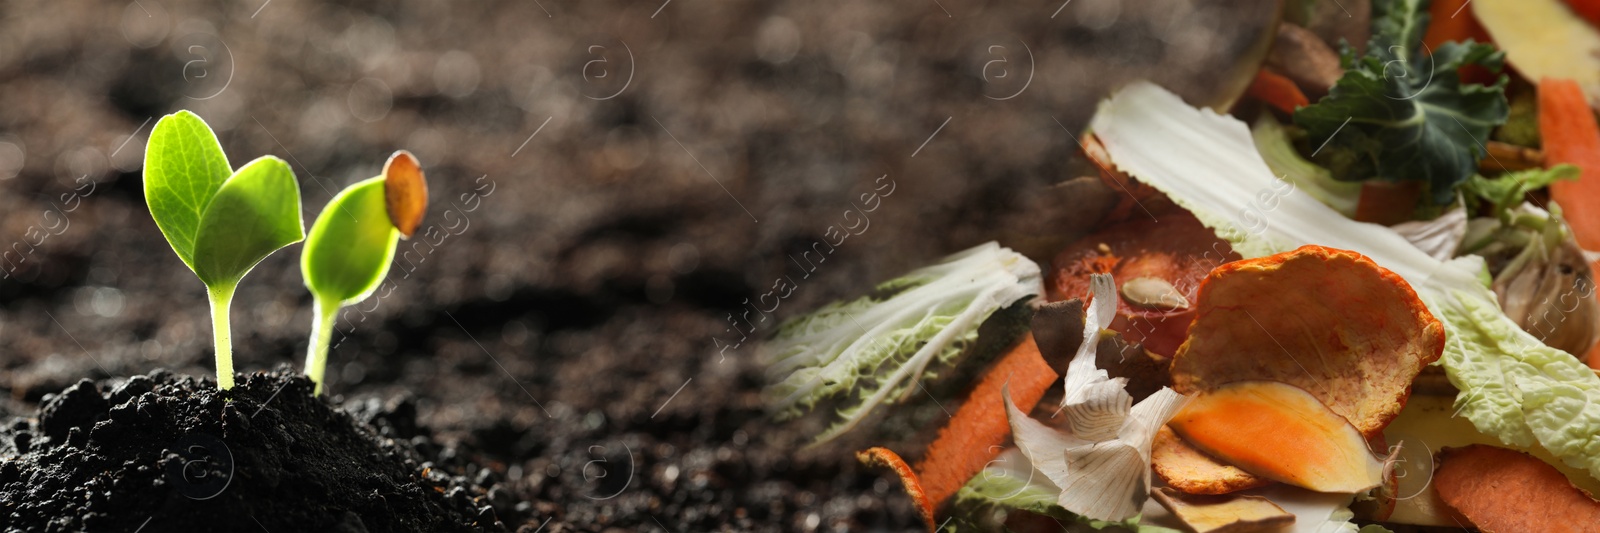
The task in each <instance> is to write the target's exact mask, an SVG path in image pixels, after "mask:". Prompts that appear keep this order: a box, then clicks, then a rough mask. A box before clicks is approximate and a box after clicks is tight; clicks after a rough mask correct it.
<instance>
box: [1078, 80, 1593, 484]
mask: <svg viewBox="0 0 1600 533" xmlns="http://www.w3.org/2000/svg"><path fill="white" fill-rule="evenodd" d="M1092 127H1093V129H1094V131H1095V135H1096V136H1097V137H1099V139H1100V141H1101V143H1102V144H1103V145H1104V146H1105V147H1106V149H1107V152H1108V153H1109V154H1110V155H1111V159H1112V161H1113V162H1115V163H1116V165H1117V166H1118V168H1121V169H1122V170H1124V171H1127V172H1128V173H1130V174H1132V175H1133V176H1134V177H1135V178H1136V179H1139V180H1140V181H1141V182H1143V183H1145V184H1148V185H1150V186H1153V187H1155V188H1156V189H1159V190H1161V191H1162V192H1163V193H1165V194H1166V195H1167V196H1168V197H1170V198H1172V199H1173V201H1175V202H1177V203H1178V204H1179V205H1180V206H1182V207H1184V208H1185V209H1188V210H1189V211H1191V212H1193V213H1194V214H1195V216H1197V217H1198V218H1199V219H1200V220H1201V221H1202V222H1203V223H1205V224H1206V226H1208V227H1210V228H1212V229H1213V230H1215V231H1216V232H1217V234H1218V235H1219V236H1221V237H1223V238H1225V239H1227V240H1229V241H1231V242H1232V244H1233V249H1234V250H1235V251H1236V252H1238V253H1239V254H1241V255H1242V256H1244V257H1247V258H1248V257H1259V256H1262V255H1268V254H1271V253H1274V252H1278V251H1285V250H1290V249H1293V248H1296V247H1299V246H1301V245H1304V244H1318V245H1323V246H1330V247H1335V248H1343V249H1348V250H1354V251H1357V252H1360V253H1362V254H1364V255H1366V256H1368V257H1370V258H1372V260H1373V261H1375V262H1377V263H1378V264H1379V265H1381V266H1383V267H1385V268H1388V269H1389V270H1391V271H1394V272H1395V273H1396V274H1399V275H1400V276H1401V277H1403V278H1404V279H1405V280H1406V281H1407V282H1409V283H1410V284H1411V286H1412V287H1413V288H1414V289H1415V290H1416V291H1417V294H1418V296H1420V297H1421V298H1422V300H1423V301H1424V302H1425V303H1427V305H1428V309H1429V310H1431V311H1432V312H1433V314H1434V316H1436V317H1438V318H1439V319H1440V320H1441V322H1443V323H1444V326H1445V330H1446V333H1447V336H1448V337H1447V340H1446V343H1445V351H1444V356H1443V357H1442V358H1441V363H1442V364H1443V366H1444V369H1445V372H1446V374H1447V375H1448V376H1449V378H1450V382H1451V383H1452V384H1453V385H1455V387H1456V388H1457V389H1459V390H1460V391H1461V392H1460V395H1459V396H1457V398H1456V407H1457V409H1458V410H1459V415H1460V416H1464V417H1466V418H1467V419H1468V420H1471V421H1472V423H1473V425H1474V426H1475V427H1477V429H1478V431H1481V432H1483V433H1485V434H1488V435H1493V436H1495V437H1496V438H1498V439H1500V440H1501V441H1502V442H1504V443H1506V444H1511V445H1514V446H1523V447H1527V446H1532V445H1534V444H1535V443H1537V444H1539V445H1541V446H1543V447H1544V448H1545V449H1546V450H1549V451H1550V452H1551V453H1552V454H1554V455H1555V456H1556V457H1559V458H1561V459H1562V461H1564V462H1566V463H1567V464H1568V465H1571V466H1573V467H1577V468H1584V469H1586V470H1588V471H1589V473H1590V474H1591V475H1595V476H1600V377H1596V376H1595V374H1594V372H1593V371H1591V370H1590V369H1589V368H1588V367H1587V366H1586V365H1584V364H1583V363H1582V362H1581V361H1579V360H1578V359H1577V358H1576V357H1573V356H1572V355H1571V354H1568V353H1566V352H1563V351H1560V350H1557V349H1554V348H1550V347H1548V346H1546V345H1545V344H1544V343H1542V342H1540V341H1539V339H1538V338H1536V337H1534V336H1533V335H1531V334H1529V333H1527V332H1526V331H1523V330H1522V329H1521V328H1519V327H1518V326H1517V324H1516V322H1515V321H1513V320H1512V319H1511V318H1510V317H1507V316H1506V315H1505V313H1503V312H1502V311H1501V310H1500V308H1499V305H1498V303H1497V299H1496V296H1495V294H1494V293H1493V292H1490V290H1489V288H1488V287H1487V281H1486V278H1487V273H1486V269H1485V263H1484V261H1483V259H1482V258H1481V257H1479V256H1475V255H1468V256H1463V257H1459V258H1456V259H1453V260H1450V261H1440V260H1438V259H1435V258H1433V257H1431V256H1429V255H1428V254H1426V253H1424V252H1423V251H1422V250H1419V249H1417V248H1416V247H1415V246H1412V245H1411V244H1410V243H1409V242H1407V241H1406V240H1405V238H1403V237H1401V236H1400V235H1399V234H1397V233H1395V232H1394V231H1393V230H1391V229H1389V228H1387V227H1384V226H1380V225H1376V224H1367V223H1362V222H1356V221H1353V220H1350V219H1348V218H1345V217H1344V216H1342V215H1340V214H1339V213H1337V212H1335V211H1333V210H1332V209H1330V208H1328V207H1327V206H1325V205H1323V204H1322V203H1320V202H1317V201H1316V200H1315V199H1313V198H1312V197H1311V196H1309V195H1303V194H1296V192H1298V191H1294V190H1293V189H1292V188H1290V189H1287V190H1285V189H1284V188H1283V187H1282V183H1283V182H1281V181H1279V180H1277V179H1276V178H1275V177H1274V176H1273V175H1272V171H1271V170H1270V169H1269V168H1267V166H1266V164H1265V163H1264V162H1263V161H1262V160H1261V156H1260V155H1259V154H1258V153H1257V152H1256V151H1255V147H1254V144H1253V143H1252V141H1251V138H1250V132H1249V130H1248V128H1246V127H1245V125H1244V123H1242V122H1239V121H1237V120H1235V119H1233V118H1231V117H1228V116H1225V115H1219V114H1217V113H1215V112H1211V111H1204V110H1198V109H1194V108H1192V107H1189V106H1188V105H1187V104H1184V103H1183V100H1181V99H1180V98H1178V97H1177V96H1176V95H1173V94H1172V93H1170V92H1167V91H1166V90H1164V89H1161V88H1160V87H1156V86H1154V85H1150V84H1148V83H1138V84H1134V85H1131V86H1129V87H1126V88H1124V89H1123V90H1121V91H1119V92H1118V93H1117V94H1116V95H1114V96H1112V97H1111V98H1110V99H1109V100H1107V101H1105V102H1103V103H1101V107H1100V110H1099V112H1098V113H1097V114H1096V116H1095V118H1094V120H1093V122H1092Z"/></svg>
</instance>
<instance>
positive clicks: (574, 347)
mask: <svg viewBox="0 0 1600 533" xmlns="http://www.w3.org/2000/svg"><path fill="white" fill-rule="evenodd" d="M1167 4H1174V5H1167ZM1223 4H1225V5H1222V6H1220V7H1216V6H1206V7H1195V6H1189V5H1188V4H1187V3H1177V2H1159V3H1151V4H1148V5H1147V4H1146V3H1123V2H1114V1H1109V0H1077V1H1074V2H1071V3H1069V4H1066V5H1056V4H1044V3H1040V4H1037V5H1034V4H1028V5H1017V4H1015V3H1007V2H998V1H992V2H961V1H953V0H939V1H931V0H930V1H927V2H917V1H907V2H894V3H860V2H833V1H828V2H795V1H791V2H752V3H730V2H713V1H704V0H677V1H673V2H667V3H664V4H655V3H623V2H610V1H608V2H581V3H580V2H568V1H561V0H541V1H540V2H524V1H517V2H509V1H503V2H473V3H470V4H460V3H451V2H442V1H425V0H419V1H408V2H394V3H391V2H350V3H343V4H339V5H335V4H332V3H328V4H324V3H316V2H308V1H294V0H275V1H270V2H264V3H256V2H229V3H212V2H199V1H171V0H139V1H137V2H115V1H107V2H100V1H87V0H68V1H62V2H47V1H43V0H20V1H10V2H5V3H4V4H0V102H3V106H0V248H3V250H0V251H3V252H4V253H5V255H4V256H0V267H3V273H4V276H3V277H0V390H3V391H4V392H5V393H6V394H4V396H3V399H0V415H5V416H6V418H8V419H9V420H8V421H7V422H6V425H5V428H6V429H5V430H4V435H5V436H6V437H7V438H6V439H5V441H4V442H0V454H3V458H0V459H3V460H4V463H0V465H3V466H0V483H3V484H4V486H5V489H3V490H4V491H6V492H5V493H4V494H5V497H4V503H3V504H0V505H4V512H5V515H4V516H0V523H4V524H6V525H7V526H8V527H9V528H11V529H15V530H29V531H39V530H45V531H49V530H60V531H71V530H83V529H87V530H109V531H118V530H127V531H133V530H136V529H138V528H141V527H142V528H143V529H138V530H142V531H167V530H180V531H181V530H191V529H194V528H203V529H216V530H245V531H251V530H257V529H258V528H259V529H266V530H268V531H272V532H278V531H293V530H335V531H337V530H346V531H361V530H363V529H364V530H367V531H453V530H502V529H503V530H512V531H545V532H559V531H606V530H613V529H617V530H630V531H655V530H664V531H674V532H677V531H708V530H741V531H742V530H785V531H814V530H830V531H834V530H837V531H844V530H851V531H861V530H872V531H909V530H917V529H920V528H921V527H922V526H921V525H920V522H919V520H918V519H917V517H916V515H915V514H914V512H913V510H912V508H911V506H910V504H909V503H908V502H907V500H906V498H905V496H904V495H903V494H901V492H900V490H899V489H898V487H897V486H896V485H895V484H894V483H891V482H890V481H889V480H888V479H886V478H885V476H884V475H881V474H879V473H875V472H868V471H865V470H864V469H862V468H861V467H859V466H858V465H857V464H856V463H855V460H854V459H853V457H852V456H851V454H850V451H851V449H850V446H853V445H858V444H861V443H860V442H853V443H846V444H841V445H840V446H835V447H831V448H821V449H812V450H806V451H800V449H801V447H802V446H803V445H804V444H805V443H806V442H808V441H809V439H810V438H811V436H812V433H810V431H812V430H811V429H809V428H808V427H807V426H806V425H805V424H789V425H779V424H775V423H773V422H772V421H771V419H770V418H768V417H767V416H766V413H765V412H764V410H763V408H762V401H761V396H760V388H761V386H762V384H763V382H764V379H765V378H764V376H763V373H762V371H761V367H760V363H759V360H758V357H757V353H758V350H757V348H756V347H757V345H758V343H759V340H760V339H762V338H764V337H765V336H767V335H770V333H771V332H772V331H773V329H775V328H774V325H775V324H776V323H777V322H778V321H780V320H782V319H784V318H787V317H792V316H795V315H796V314H798V313H800V312H803V311H804V310H807V309H811V308H814V307H817V306H819V305H821V304H822V303H825V302H827V301H829V300H833V299H838V298H844V297H852V296H854V295H856V294H860V293H862V292H864V291H866V290H868V289H869V288H870V287H871V285H872V284H873V283H874V282H876V281H879V280H884V279H888V278H890V277H893V276H894V275H896V274H898V273H901V272H904V271H906V270H908V269H910V268H913V267H915V266H918V265H920V264H923V263H926V262H928V261H930V260H932V259H934V258H937V257H940V256H942V255H945V254H948V253H952V252H955V251H957V250H960V249H962V248H964V247H967V246H971V245H974V244H977V243H980V242H983V241H987V240H991V239H1000V240H1001V241H1002V242H1003V243H1005V244H1009V245H1013V246H1017V247H1019V249H1023V248H1027V249H1026V251H1027V253H1029V254H1030V255H1034V256H1035V257H1036V258H1039V259H1047V258H1048V257H1049V255H1051V254H1052V253H1054V251H1055V248H1056V247H1058V246H1059V245H1061V244H1064V243H1066V242H1070V241H1071V240H1072V239H1073V238H1075V237H1077V236H1078V235H1081V234H1082V233H1083V232H1084V231H1085V229H1086V227H1085V226H1086V220H1085V218H1086V217H1087V218H1088V219H1089V220H1092V217H1088V216H1087V215H1085V214H1084V213H1082V212H1078V211H1083V210H1078V209H1074V210H1073V211H1074V212H1073V213H1066V214H1061V213H1055V212H1054V211H1058V210H1060V208H1061V206H1060V205H1057V203H1058V200H1059V201H1060V203H1064V204H1071V203H1073V202H1077V201H1081V200H1082V199H1081V198H1065V199H1062V198H1057V197H1052V196H1048V195H1044V194H1041V193H1040V191H1041V190H1043V188H1044V187H1045V186H1048V185H1050V184H1054V183H1057V182H1060V181H1063V180H1067V179H1070V178H1073V177H1077V176H1081V175H1085V173H1086V168H1085V167H1084V166H1083V163H1082V161H1081V160H1080V158H1079V157H1078V155H1077V144H1076V140H1075V139H1074V138H1073V135H1074V134H1073V133H1069V132H1077V131H1079V130H1080V129H1081V128H1082V125H1083V123H1084V122H1085V121H1086V120H1087V119H1088V117H1089V116H1090V115H1091V114H1092V113H1093V110H1094V103H1095V101H1097V100H1098V99H1099V98H1100V97H1101V96H1103V95H1104V94H1106V93H1107V92H1108V91H1109V90H1110V89H1111V88H1112V87H1114V86H1116V85H1117V84H1120V83H1122V82H1125V81H1128V80H1132V79H1135V78H1139V77H1143V76H1154V77H1156V78H1157V79H1158V80H1163V81H1167V82H1169V83H1173V84H1174V86H1177V87H1181V88H1182V90H1183V91H1186V94H1189V95H1190V96H1192V97H1202V98H1203V97H1206V95H1207V94H1208V93H1206V91H1208V90H1209V89H1207V88H1208V87H1213V86H1216V85H1218V83H1219V81H1218V80H1217V79H1216V78H1217V77H1218V76H1220V74H1218V73H1219V72H1224V71H1226V70H1227V69H1226V68H1225V67H1227V65H1228V64H1229V63H1230V62H1231V61H1232V59H1231V58H1233V57H1235V56H1237V55H1238V54H1239V53H1240V52H1241V51H1242V50H1243V49H1245V48H1248V45H1249V42H1250V41H1251V39H1252V32H1253V31H1259V30H1260V26H1259V24H1257V25H1254V26H1252V22H1251V20H1254V18H1253V17H1244V16H1235V13H1239V12H1241V11H1237V10H1236V8H1238V7H1240V6H1242V5H1246V4H1249V3H1248V2H1230V3H1223ZM1233 4H1238V5H1233ZM1058 8H1059V9H1058ZM179 109H190V110H193V111H195V112H196V113H198V114H199V115H200V116H202V117H203V118H205V119H206V120H207V121H208V122H209V123H210V125H211V126H212V127H213V128H214V129H216V130H217V133H218V136H219V139H220V141H221V143H222V146H223V147H224V149H225V150H226V151H227V152H228V154H229V158H230V161H231V163H232V164H233V165H235V166H239V165H242V164H243V163H244V162H246V161H248V160H250V159H253V158H255V157H257V156H260V155H265V154H271V155H277V156H279V157H282V158H284V159H285V160H287V161H289V162H290V164H291V165H292V167H293V168H294V170H295V172H296V175H297V178H298V179H299V181H300V188H301V191H302V194H303V197H304V205H305V218H306V219H307V220H310V219H312V218H313V217H314V216H315V215H316V214H317V212H319V211H320V209H321V207H322V206H323V205H324V204H326V203H327V201H328V199H329V198H330V197H332V195H333V194H334V193H335V192H336V191H338V190H339V189H341V188H342V187H344V186H346V185H348V184H350V183H354V182H355V181H358V180H361V179H364V178H367V177H370V176H372V175H375V174H376V173H377V172H378V170H379V168H380V166H381V164H382V162H383V160H384V158H386V157H387V156H388V154H389V153H391V152H392V151H394V150H397V149H407V150H410V151H411V152H412V153H414V154H416V155H417V157H418V158H419V159H420V160H421V162H422V164H423V166H424V169H425V170H426V171H427V175H428V179H429V188H430V195H431V197H432V199H433V201H432V203H431V205H430V208H429V212H428V218H427V219H426V220H425V221H424V225H423V229H422V233H423V234H425V235H435V236H438V237H439V238H431V239H425V240H422V241H410V242H404V243H402V249H401V251H402V253H401V255H400V257H399V258H397V260H396V263H395V266H394V268H393V270H392V271H391V272H390V275H389V279H390V280H391V281H392V282H393V283H392V284H391V285H387V286H386V287H385V288H384V289H383V290H380V292H379V295H378V296H375V297H374V298H373V299H370V300H368V301H367V302H364V303H363V304H361V305H360V306H358V307H357V308H354V309H357V310H355V311H347V313H346V314H345V315H344V319H342V320H341V321H340V326H339V331H340V333H338V334H336V335H335V336H336V338H337V339H338V340H339V341H340V342H339V344H338V346H336V347H335V348H334V349H333V350H332V352H331V355H330V357H329V360H330V367H329V371H328V376H329V383H328V384H327V389H326V392H327V393H328V395H327V396H326V397H325V398H322V399H317V398H312V397H311V396H310V395H309V393H308V388H307V383H306V382H305V381H303V380H298V379H291V378H288V377H286V376H285V375H284V373H283V372H284V369H289V372H290V373H293V372H296V371H298V370H299V369H300V361H301V360H302V359H303V354H304V353H305V350H306V339H307V338H308V336H309V330H310V324H311V298H310V295H309V294H308V293H307V291H306V290H305V289H304V288H303V286H302V283H301V279H300V274H299V266H298V261H299V259H298V258H299V251H300V248H299V246H298V245H296V246H291V247H289V248H287V249H285V250H283V251H280V252H279V253H277V254H275V255H273V256H272V257H270V258H268V259H267V260H266V261H264V262H263V263H261V264H260V265H258V266H257V267H256V268H255V270H254V271H253V272H252V273H251V274H250V275H249V276H247V277H246V278H245V280H244V282H243V283H242V284H241V286H240V287H239V290H238V293H237V294H236V295H235V298H234V304H233V314H232V321H233V337H234V364H235V366H236V368H237V369H238V370H239V371H240V373H241V374H242V375H247V376H248V377H243V378H241V386H240V387H239V388H238V389H236V390H235V391H233V392H232V393H229V394H228V395H219V394H218V393H216V392H215V391H213V390H211V389H210V386H211V384H212V383H214V378H213V373H212V369H213V368H214V366H213V362H212V355H211V352H212V348H211V331H210V320H209V315H208V309H207V305H206V299H205V295H204V289H203V286H202V285H201V284H200V283H199V281H198V280H197V279H195V277H194V275H193V274H192V273H191V272H189V271H188V270H187V269H186V268H185V267H184V265H183V263H182V262H180V261H179V260H177V257H176V255H175V254H173V253H172V250H171V249H170V248H169V247H168V245H167V244H166V243H165V241H164V240H163V238H162V236H161V234H160V232H159V231H158V230H157V229H156V226H155V224H154V223H153V222H152V220H151V218H150V215H149V212H148V210H147V209H146V207H145V204H144V200H143V194H142V182H141V179H140V176H141V174H140V172H141V170H140V167H141V162H142V154H143V150H144V143H145V139H146V137H147V136H148V134H149V132H150V127H151V125H153V122H154V119H156V118H159V117H160V116H161V115H164V114H167V113H171V112H174V111H177V110H179ZM880 179H886V180H888V181H890V182H892V183H894V186H895V188H894V189H893V190H894V192H893V194H892V195H890V196H888V197H885V198H883V201H882V205H881V207H880V208H878V209H876V210H874V212H872V213H871V217H870V226H869V227H868V228H867V229H865V230H864V231H862V232H861V234H859V235H855V236H852V237H850V239H849V240H848V241H847V242H846V243H844V244H842V245H840V246H839V247H838V249H837V250H836V252H835V253H834V254H832V255H831V256H829V257H828V258H827V260H826V261H824V262H822V263H820V264H819V265H817V267H816V268H815V270H814V271H809V272H804V277H803V278H802V277H801V274H802V273H801V272H799V271H797V269H796V267H795V263H794V262H793V260H792V259H790V256H791V255H794V254H799V253H801V252H804V251H805V250H808V249H809V248H810V246H811V244H812V243H813V242H815V241H816V240H818V239H820V238H822V236H823V235H825V234H826V233H827V232H828V230H829V227H830V226H832V225H837V224H841V223H842V222H841V218H842V216H843V214H844V211H845V210H846V209H850V208H851V205H852V202H854V201H856V200H857V199H858V198H859V197H860V195H861V194H862V193H864V192H868V191H872V190H874V188H875V187H877V186H878V185H879V184H881V183H882V182H881V181H879V180H880ZM1098 194H1100V195H1101V197H1097V198H1099V200H1103V199H1104V198H1103V196H1104V195H1106V194H1109V193H1107V192H1104V191H1101V192H1100V193H1098ZM1097 201H1098V200H1097ZM1088 211H1093V210H1088ZM430 228H431V229H432V230H434V233H432V234H429V233H428V231H429V230H430ZM785 275H790V276H795V278H796V280H797V281H798V282H799V285H800V286H799V288H798V289H797V290H795V291H794V292H793V294H792V296H790V297H789V298H786V299H783V300H782V301H781V303H780V306H779V307H778V308H776V309H771V310H770V314H766V313H757V314H755V315H751V317H750V321H751V323H750V325H748V326H745V325H743V324H744V322H742V321H740V320H737V319H734V318H733V317H735V316H740V315H741V314H743V313H745V311H744V310H745V309H746V308H747V307H746V306H747V305H748V304H749V302H751V301H759V299H760V296H761V295H762V294H764V293H766V292H767V291H768V290H770V289H771V287H772V284H773V281H774V280H775V279H777V278H779V277H780V276H785ZM736 322H737V323H739V324H741V326H739V327H742V328H744V329H745V330H746V331H749V330H752V329H753V331H751V332H750V333H748V334H740V333H739V332H738V331H737V330H735V329H734V327H735V326H734V325H733V324H734V323H736ZM741 338H743V340H741ZM733 344H737V347H735V348H730V349H726V350H723V349H722V347H723V346H727V345H733ZM274 369H276V370H274ZM269 371H271V372H272V373H267V372H269ZM85 379H87V380H89V381H88V382H85V381H83V380H85ZM273 391H277V394H278V396H277V397H276V398H275V399H272V400H271V401H268V398H271V397H272V396H271V394H273ZM230 398H231V401H229V399H230ZM262 405H266V407H265V408H264V409H262V410H261V411H260V412H259V413H255V414H254V415H252V413H253V412H254V411H255V410H256V409H258V408H261V406H262ZM936 407H937V406H936ZM927 412H935V411H927ZM196 435H198V436H196ZM205 435H209V436H211V437H215V438H216V439H217V440H220V441H221V442H223V443H226V446H227V447H228V448H230V449H231V450H232V457H233V460H234V467H235V468H234V471H233V472H234V475H233V477H232V478H231V479H232V480H233V482H232V483H231V484H229V485H228V486H226V487H224V488H223V489H222V490H221V491H220V493H219V494H218V495H216V496H215V497H214V498H212V499H208V500H194V499H192V498H191V497H189V496H185V495H184V494H183V493H182V492H178V488H177V487H178V486H177V485H174V484H173V482H172V481H171V479H169V478H168V477H167V476H168V474H167V473H166V472H167V471H166V469H167V468H169V467H171V466H173V465H175V464H176V465H178V466H179V467H184V466H185V465H190V464H191V463H192V462H193V461H194V460H195V458H194V457H193V456H190V455H184V453H183V452H184V451H189V452H193V450H194V449H195V448H193V445H194V444H195V443H196V442H201V443H202V444H201V445H200V449H209V448H207V445H210V446H213V447H214V446H215V442H216V441H212V440H205V439H207V438H208V437H205ZM185 438H192V439H202V440H201V441H193V442H191V441H188V440H181V439H185ZM901 438H902V439H904V442H917V441H918V437H916V436H910V435H907V436H902V437H901ZM207 443H209V444H207ZM175 453H176V454H177V455H174V454H175ZM203 464H206V465H209V464H212V463H211V462H209V460H208V462H205V463H203ZM353 464H360V465H362V467H361V468H360V470H361V472H360V473H359V474H356V473H351V472H348V470H349V469H350V468H352V467H351V466H350V465H353ZM179 470H180V477H179V478H177V479H180V480H188V479H189V478H185V477H182V474H183V472H182V470H183V468H179ZM24 471H27V472H29V474H28V475H26V476H24V475H23V472H24ZM188 473H189V474H195V475H198V474H199V473H201V472H198V471H194V470H193V469H191V471H190V472H188ZM346 474H349V475H346ZM215 475H219V476H220V475H221V474H220V473H216V474H215ZM33 476H43V477H33ZM199 479H202V480H204V479H208V478H205V477H203V476H201V477H200V478H199ZM190 481H193V480H190ZM190 484H193V483H188V482H185V483H184V484H182V485H183V486H187V485H190ZM202 484H203V483H202ZM435 489H439V490H435ZM107 491H109V492H111V493H113V497H107V496H105V495H104V493H106V492H107ZM441 491H442V492H441ZM23 502H26V504H24V503H23ZM402 503H404V505H402ZM402 508H403V509H402ZM352 513H353V514H354V517H352ZM246 518H249V519H251V520H249V521H247V520H245V519H246ZM357 523H359V524H360V527H357V525H356V524H357ZM185 526H193V527H185ZM274 526H282V527H274Z"/></svg>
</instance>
